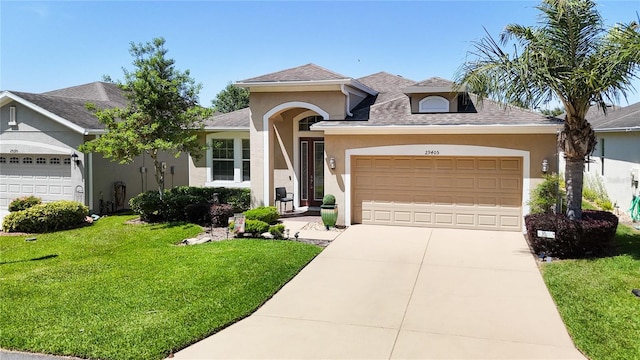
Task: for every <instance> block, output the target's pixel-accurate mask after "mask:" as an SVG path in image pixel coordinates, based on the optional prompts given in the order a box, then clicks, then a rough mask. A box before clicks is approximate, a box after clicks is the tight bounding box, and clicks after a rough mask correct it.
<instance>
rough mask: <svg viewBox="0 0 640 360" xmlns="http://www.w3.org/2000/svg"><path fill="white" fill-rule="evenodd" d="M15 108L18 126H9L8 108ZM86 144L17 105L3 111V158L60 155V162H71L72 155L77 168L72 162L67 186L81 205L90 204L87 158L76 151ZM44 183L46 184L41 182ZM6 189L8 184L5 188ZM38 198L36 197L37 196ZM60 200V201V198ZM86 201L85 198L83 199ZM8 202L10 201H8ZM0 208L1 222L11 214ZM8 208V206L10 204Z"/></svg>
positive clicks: (0, 119)
mask: <svg viewBox="0 0 640 360" xmlns="http://www.w3.org/2000/svg"><path fill="white" fill-rule="evenodd" d="M11 106H15V107H16V120H17V124H16V125H15V126H9V125H8V122H9V108H10V107H11ZM83 141H84V139H83V135H82V134H80V133H78V132H77V131H74V130H72V129H69V128H68V127H66V126H64V125H61V124H59V123H57V122H55V121H52V120H51V119H49V118H48V117H46V116H44V115H42V114H40V113H38V112H36V111H33V110H31V109H29V108H27V107H25V106H23V105H21V104H19V103H17V102H10V103H8V104H6V105H5V106H3V107H2V108H0V153H2V154H3V156H7V155H13V154H15V155H16V156H18V157H21V156H22V155H27V154H28V155H38V154H41V155H60V157H61V158H63V157H64V158H69V157H70V155H71V154H77V155H78V161H79V162H78V164H76V163H75V162H72V163H71V164H70V165H67V166H68V169H69V172H68V173H65V175H64V178H65V179H67V178H68V182H67V183H66V185H65V186H68V187H70V188H71V189H74V191H75V192H76V195H78V199H79V201H82V202H84V203H85V204H87V201H86V196H87V193H88V191H87V190H88V189H86V188H85V186H86V178H85V165H86V163H85V157H84V154H83V153H81V152H79V151H78V150H76V148H77V147H78V146H79V145H80V144H82V142H83ZM40 181H45V182H46V180H40ZM5 185H6V184H5ZM34 195H36V196H37V194H34ZM58 196H59V197H58ZM83 197H84V198H83ZM58 199H68V195H66V196H65V195H64V194H60V195H55V194H47V195H46V197H43V200H45V201H53V200H58ZM5 200H7V201H8V200H9V199H5ZM2 203H3V205H2V206H1V207H0V219H1V218H2V217H3V216H4V215H6V213H8V210H7V209H6V207H5V205H4V200H2ZM7 205H8V203H7Z"/></svg>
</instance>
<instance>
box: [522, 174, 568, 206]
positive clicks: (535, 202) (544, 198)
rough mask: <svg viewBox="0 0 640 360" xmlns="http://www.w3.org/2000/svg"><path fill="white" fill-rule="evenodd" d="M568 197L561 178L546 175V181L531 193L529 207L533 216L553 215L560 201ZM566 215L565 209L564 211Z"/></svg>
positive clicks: (554, 175)
mask: <svg viewBox="0 0 640 360" xmlns="http://www.w3.org/2000/svg"><path fill="white" fill-rule="evenodd" d="M565 196H566V193H565V191H564V190H563V189H562V186H561V179H560V176H558V175H556V174H553V175H545V176H544V181H543V182H541V183H540V184H539V185H538V186H536V188H535V189H533V191H532V192H531V199H530V200H529V203H528V204H529V206H530V207H531V209H530V212H531V214H551V213H553V211H554V209H555V207H556V203H557V202H558V199H560V200H561V201H562V199H564V198H565ZM562 212H563V213H564V209H562Z"/></svg>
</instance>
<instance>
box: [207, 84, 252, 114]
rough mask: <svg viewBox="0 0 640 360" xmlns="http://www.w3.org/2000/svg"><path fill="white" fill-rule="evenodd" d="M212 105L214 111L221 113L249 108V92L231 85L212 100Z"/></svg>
mask: <svg viewBox="0 0 640 360" xmlns="http://www.w3.org/2000/svg"><path fill="white" fill-rule="evenodd" d="M211 105H212V106H213V110H214V111H217V112H221V113H229V112H232V111H236V110H240V109H244V108H246V107H248V106H249V90H247V89H245V88H241V87H238V86H235V85H233V84H232V83H229V84H227V86H226V87H225V88H224V89H223V90H221V91H220V92H219V93H218V94H217V95H216V98H215V99H213V100H211Z"/></svg>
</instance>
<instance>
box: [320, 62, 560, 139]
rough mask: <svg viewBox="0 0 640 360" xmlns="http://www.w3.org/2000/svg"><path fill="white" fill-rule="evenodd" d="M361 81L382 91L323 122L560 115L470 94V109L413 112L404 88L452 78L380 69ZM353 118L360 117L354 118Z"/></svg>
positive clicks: (455, 121)
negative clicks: (418, 78)
mask: <svg viewBox="0 0 640 360" xmlns="http://www.w3.org/2000/svg"><path fill="white" fill-rule="evenodd" d="M358 81H359V82H361V83H363V84H364V85H367V86H368V87H370V88H372V89H374V90H377V91H379V92H380V93H379V94H378V96H370V97H368V98H367V99H365V100H364V101H363V102H362V103H360V104H359V105H358V106H356V107H355V108H354V109H353V110H352V113H353V116H351V117H349V118H347V119H345V120H337V121H336V120H331V121H323V122H320V123H319V125H320V126H322V127H324V126H327V127H329V126H349V125H353V126H389V125H395V126H403V125H406V126H416V125H417V126H420V125H556V124H559V123H560V122H561V120H560V119H557V118H550V117H547V116H545V115H542V114H539V113H537V112H533V111H529V110H526V109H521V108H517V107H507V108H505V107H504V106H502V105H501V104H499V103H496V102H494V101H491V100H484V101H483V102H482V103H478V102H477V99H476V98H475V97H473V96H472V97H470V100H471V102H472V103H471V104H470V107H469V109H470V110H469V111H467V112H457V113H428V114H414V113H411V103H410V100H409V96H407V95H406V94H404V93H403V91H402V89H403V88H407V87H410V86H428V87H433V86H451V85H452V84H453V82H451V81H449V80H445V79H442V78H431V79H427V80H424V81H422V82H419V83H416V82H415V81H413V80H410V79H406V78H403V77H401V76H397V75H391V74H389V73H386V72H379V73H376V74H373V75H369V76H366V77H363V78H360V79H358ZM354 120H361V121H357V122H355V121H354Z"/></svg>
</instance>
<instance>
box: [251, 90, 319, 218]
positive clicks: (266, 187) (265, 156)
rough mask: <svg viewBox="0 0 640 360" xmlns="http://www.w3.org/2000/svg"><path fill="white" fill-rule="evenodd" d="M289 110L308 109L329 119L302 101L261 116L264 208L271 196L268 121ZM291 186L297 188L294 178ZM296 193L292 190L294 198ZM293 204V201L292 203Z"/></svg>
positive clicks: (277, 107) (278, 107) (289, 103)
mask: <svg viewBox="0 0 640 360" xmlns="http://www.w3.org/2000/svg"><path fill="white" fill-rule="evenodd" d="M290 108H303V109H309V110H312V111H314V112H316V113H317V114H318V115H320V116H322V118H323V119H324V120H328V119H329V113H328V112H326V111H324V110H322V109H321V108H319V107H318V106H316V105H314V104H310V103H307V102H302V101H290V102H286V103H282V104H280V105H277V106H275V107H274V108H272V109H271V110H269V111H267V112H266V113H265V114H264V115H263V116H262V132H263V138H262V141H263V144H262V160H263V161H262V166H263V168H262V169H263V170H262V172H263V173H262V175H263V188H262V190H263V191H264V192H263V194H262V200H263V201H264V205H265V206H269V199H270V197H271V196H270V195H271V182H270V181H269V180H270V177H271V176H270V171H271V168H270V167H271V164H270V161H269V160H270V155H271V154H270V151H269V134H270V133H271V126H270V124H269V119H270V118H271V116H273V115H275V114H277V113H279V112H280V111H283V110H286V109H290ZM296 129H297V127H294V141H295V142H294V152H293V153H294V164H295V161H296V156H297V151H298V149H295V144H296V143H297V140H296V139H295V133H296ZM294 173H295V174H297V172H296V171H295V168H294ZM293 185H294V187H296V189H297V186H298V180H297V179H296V177H295V176H294V180H293ZM297 192H298V191H297V190H295V189H294V191H293V193H294V196H296V195H295V194H296V193H297ZM294 202H295V201H294ZM298 205H299V203H298Z"/></svg>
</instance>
